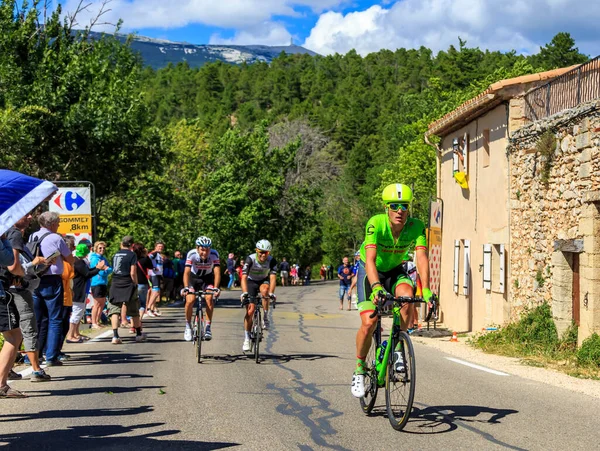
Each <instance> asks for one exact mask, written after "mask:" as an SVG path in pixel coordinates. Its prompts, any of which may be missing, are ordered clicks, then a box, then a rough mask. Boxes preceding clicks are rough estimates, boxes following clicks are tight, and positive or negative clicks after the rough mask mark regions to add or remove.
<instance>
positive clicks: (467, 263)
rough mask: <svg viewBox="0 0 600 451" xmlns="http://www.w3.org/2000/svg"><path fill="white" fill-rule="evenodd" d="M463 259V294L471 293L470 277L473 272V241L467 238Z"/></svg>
mask: <svg viewBox="0 0 600 451" xmlns="http://www.w3.org/2000/svg"><path fill="white" fill-rule="evenodd" d="M464 243H465V248H464V261H463V294H464V295H465V296H466V295H468V294H469V279H470V277H469V276H470V274H471V241H469V240H465V241H464Z"/></svg>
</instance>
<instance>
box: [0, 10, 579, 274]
mask: <svg viewBox="0 0 600 451" xmlns="http://www.w3.org/2000/svg"><path fill="white" fill-rule="evenodd" d="M17 6H18V5H17V4H16V3H15V1H12V0H2V1H1V4H0V27H1V29H2V33H1V34H0V160H1V161H2V166H3V167H8V168H10V169H14V170H18V171H21V172H25V173H28V174H31V175H35V176H39V177H44V178H47V179H50V180H90V181H92V182H93V183H94V184H95V185H96V188H97V196H98V199H97V200H98V212H99V228H98V229H99V231H100V233H99V235H100V236H99V237H98V238H101V239H105V240H106V241H108V242H110V243H112V245H113V246H114V245H116V243H117V238H118V237H120V236H121V235H124V234H126V233H130V234H133V235H134V236H135V238H136V239H137V240H140V241H143V242H145V243H147V244H151V243H152V242H153V241H154V240H155V239H159V238H160V239H162V240H164V241H165V242H166V243H167V247H168V248H171V249H174V248H181V249H183V250H185V249H188V248H189V247H191V246H192V243H193V239H194V238H195V237H196V236H197V235H199V234H206V235H209V236H211V237H212V238H213V240H214V241H215V243H216V248H217V249H218V250H219V251H221V252H222V253H223V252H236V253H237V254H240V253H241V254H246V253H247V252H248V251H250V250H251V249H252V247H253V243H254V242H255V241H256V240H258V239H261V238H267V239H269V240H271V241H272V242H273V243H274V246H275V254H276V255H278V256H283V255H286V256H288V257H289V258H293V259H294V260H299V261H301V262H303V263H315V262H321V261H324V262H325V263H329V262H335V261H338V259H339V258H340V255H342V254H344V253H349V252H351V251H353V250H354V249H356V248H357V247H358V246H359V245H360V242H361V240H362V238H363V233H364V232H363V227H364V224H365V222H366V220H367V219H368V217H369V216H370V215H372V214H374V213H375V212H378V211H381V204H380V202H379V194H380V192H381V187H382V186H383V185H385V184H387V183H391V182H402V183H406V184H409V185H412V186H413V187H414V192H415V196H416V201H415V202H414V206H413V215H415V216H419V217H421V218H423V219H425V218H426V215H427V208H428V204H429V200H430V197H431V196H432V195H433V192H434V187H435V154H434V151H433V149H432V148H431V147H430V146H428V145H426V144H425V143H424V141H423V134H424V132H425V131H426V129H427V125H428V124H429V123H430V122H432V121H433V120H435V119H437V118H439V117H440V116H442V115H443V114H445V113H446V112H448V111H450V110H452V109H453V108H455V107H456V106H458V105H459V104H460V103H461V102H463V101H465V100H467V99H469V98H471V97H472V96H474V95H476V94H478V93H479V92H481V91H482V90H484V89H485V88H486V87H487V86H488V85H489V84H490V83H493V82H495V81H497V80H501V79H505V78H510V77H514V76H519V75H524V74H528V73H534V72H539V71H542V70H548V69H552V68H555V67H563V66H568V65H571V64H575V63H580V62H584V61H586V60H587V56H585V55H582V54H581V53H580V52H579V51H578V50H577V48H576V45H575V42H574V40H573V39H572V38H571V36H570V35H569V34H568V33H558V34H557V35H556V36H555V37H554V38H553V39H552V41H551V42H550V43H548V44H547V45H545V46H543V47H541V48H540V51H539V53H537V54H535V55H531V56H523V55H519V54H517V53H516V52H514V51H512V52H506V53H502V52H490V51H484V50H480V49H478V48H470V47H469V46H468V43H467V42H465V41H463V40H461V39H460V38H457V41H458V42H457V46H456V47H455V46H451V47H450V48H448V50H447V51H442V52H439V53H438V54H434V53H433V52H432V51H431V50H429V49H427V48H424V47H421V48H420V49H397V50H395V51H390V50H381V51H379V52H377V53H372V54H369V55H367V56H366V57H362V56H360V55H358V54H357V53H356V52H353V51H352V52H349V53H348V54H346V55H332V56H309V55H286V54H281V55H280V56H279V57H278V58H276V59H275V60H274V61H273V62H272V63H271V64H266V63H255V64H251V65H247V64H242V65H228V64H224V63H214V64H209V65H206V66H203V67H202V68H200V69H191V68H190V67H188V66H187V65H185V64H178V65H177V66H169V67H166V68H164V69H160V70H153V69H150V68H147V67H144V66H143V63H142V61H141V60H140V58H139V56H138V55H136V54H134V53H133V52H132V51H131V50H130V48H129V47H128V46H127V45H126V44H125V45H123V44H121V43H119V41H118V40H117V39H115V38H114V37H113V36H110V35H104V36H103V37H102V38H100V39H91V37H90V36H89V35H88V31H89V30H83V31H80V32H74V30H72V25H71V23H72V22H71V21H70V20H68V19H67V20H62V21H61V18H60V7H59V9H58V10H57V11H55V12H53V13H52V14H50V13H46V14H44V11H42V10H41V9H40V8H39V7H38V3H37V2H34V3H33V5H32V6H31V7H29V8H21V7H19V8H17Z"/></svg>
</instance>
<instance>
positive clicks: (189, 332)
mask: <svg viewBox="0 0 600 451" xmlns="http://www.w3.org/2000/svg"><path fill="white" fill-rule="evenodd" d="M183 339H184V340H185V341H192V329H190V328H189V327H186V328H185V332H184V333H183Z"/></svg>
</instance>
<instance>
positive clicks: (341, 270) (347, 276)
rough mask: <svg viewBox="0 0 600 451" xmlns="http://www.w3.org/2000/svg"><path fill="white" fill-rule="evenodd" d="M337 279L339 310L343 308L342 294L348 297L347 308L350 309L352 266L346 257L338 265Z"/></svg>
mask: <svg viewBox="0 0 600 451" xmlns="http://www.w3.org/2000/svg"><path fill="white" fill-rule="evenodd" d="M337 273H338V279H340V292H339V295H340V310H342V309H343V308H344V294H345V295H346V297H347V298H348V310H350V305H351V300H350V294H349V292H350V286H351V285H352V268H351V266H350V264H349V263H348V257H344V258H343V259H342V264H341V265H340V266H339V267H338V271H337Z"/></svg>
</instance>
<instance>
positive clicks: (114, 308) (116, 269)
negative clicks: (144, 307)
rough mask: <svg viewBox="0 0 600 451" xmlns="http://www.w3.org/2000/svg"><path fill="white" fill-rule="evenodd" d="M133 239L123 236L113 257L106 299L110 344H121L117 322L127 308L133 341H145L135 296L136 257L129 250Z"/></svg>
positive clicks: (136, 281) (137, 301) (138, 304)
mask: <svg viewBox="0 0 600 451" xmlns="http://www.w3.org/2000/svg"><path fill="white" fill-rule="evenodd" d="M132 246H133V237H132V236H129V235H127V236H124V237H123V239H122V240H121V249H120V250H119V252H117V253H116V254H115V255H114V256H113V278H112V285H111V287H110V294H109V297H108V315H109V316H110V322H111V324H112V328H113V339H112V344H114V345H120V344H121V343H123V341H122V340H121V338H120V337H119V322H120V316H121V308H122V307H123V305H126V306H127V316H130V317H131V321H132V322H133V327H134V328H135V333H136V337H135V341H136V342H138V343H139V342H142V341H146V337H145V336H144V335H143V334H142V323H141V321H140V301H139V298H138V295H137V283H138V279H137V270H136V265H137V257H136V255H135V254H134V253H133V251H132V250H131V247H132Z"/></svg>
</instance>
